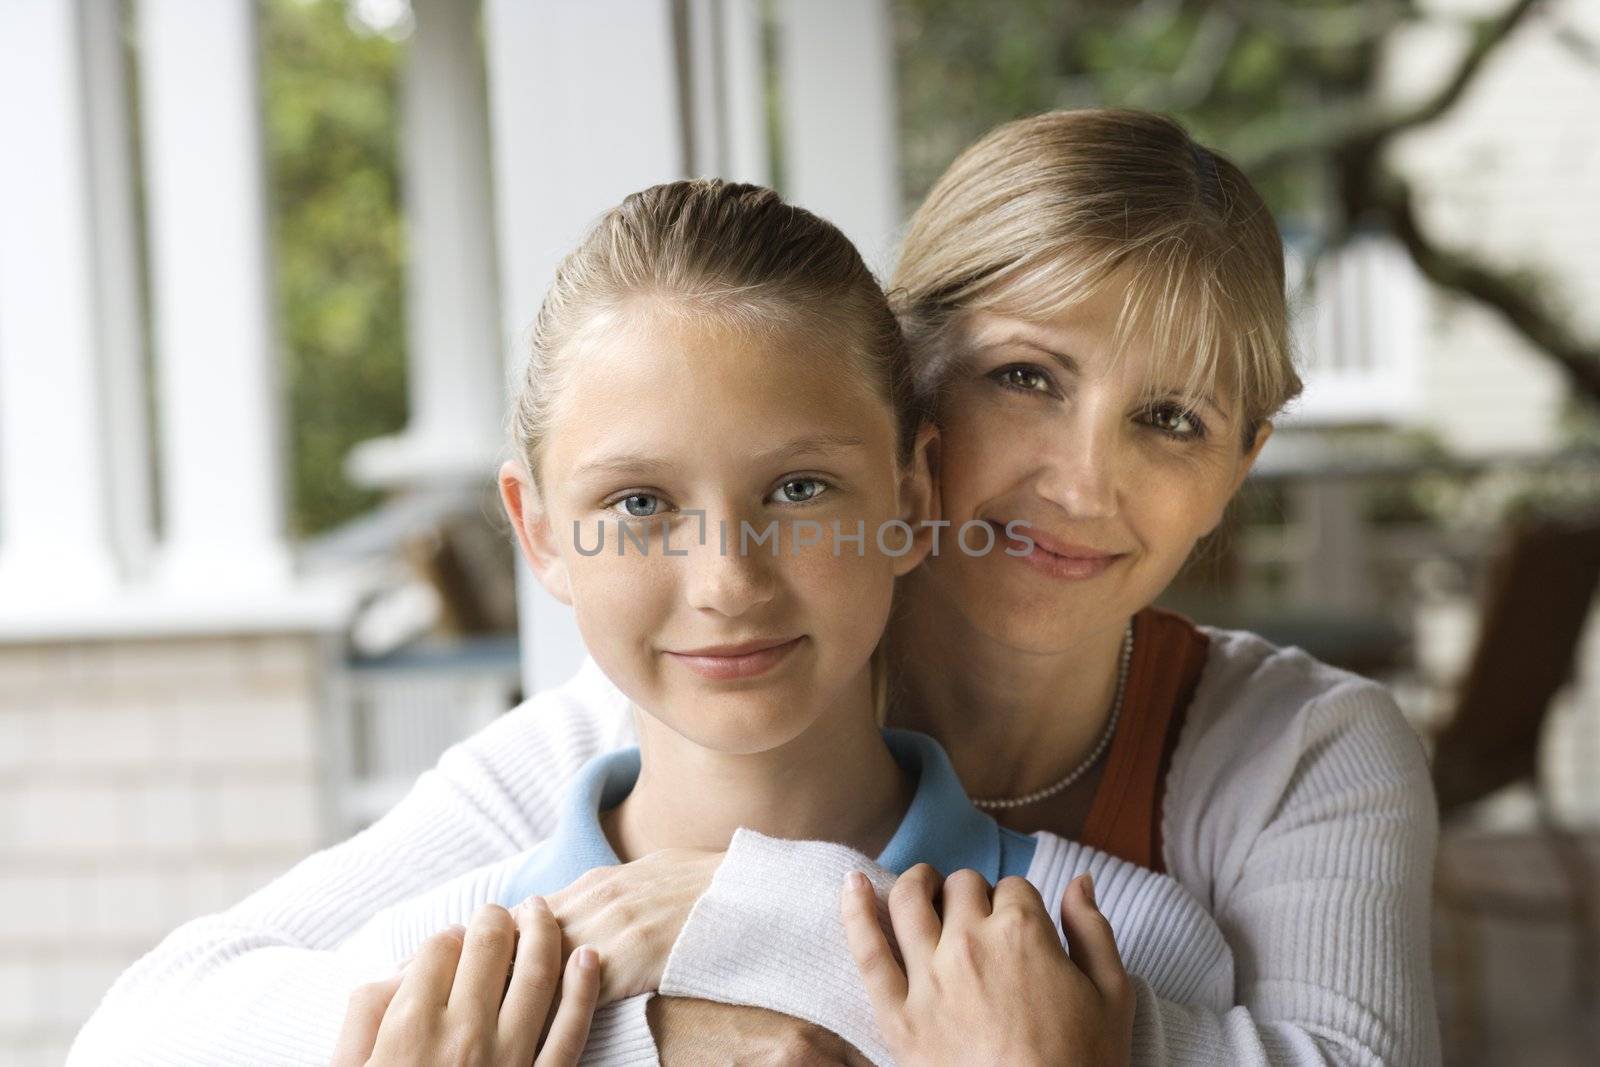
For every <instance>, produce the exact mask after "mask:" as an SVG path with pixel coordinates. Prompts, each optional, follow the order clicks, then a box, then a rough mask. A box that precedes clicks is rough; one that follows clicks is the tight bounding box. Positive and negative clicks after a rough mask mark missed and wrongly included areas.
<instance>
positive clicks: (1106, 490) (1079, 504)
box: [1039, 425, 1120, 519]
mask: <svg viewBox="0 0 1600 1067" xmlns="http://www.w3.org/2000/svg"><path fill="white" fill-rule="evenodd" d="M1119 458H1120V457H1119V444H1118V440H1117V435H1116V433H1115V432H1114V430H1112V429H1111V428H1107V427H1096V426H1092V425H1081V426H1076V427H1074V428H1073V429H1072V431H1071V432H1068V433H1066V434H1064V435H1061V436H1060V437H1058V438H1057V439H1056V440H1055V441H1054V442H1052V445H1051V447H1050V449H1049V451H1048V453H1047V456H1046V463H1045V466H1044V470H1043V471H1042V473H1041V476H1040V478H1039V494H1040V495H1041V496H1043V497H1044V498H1045V499H1047V500H1049V501H1050V502H1051V503H1053V504H1055V505H1057V506H1058V507H1060V508H1061V510H1062V511H1064V512H1066V514H1067V516H1068V517H1069V518H1072V519H1109V518H1112V517H1114V516H1115V515H1116V514H1117V492H1118V478H1117V469H1118V463H1119Z"/></svg>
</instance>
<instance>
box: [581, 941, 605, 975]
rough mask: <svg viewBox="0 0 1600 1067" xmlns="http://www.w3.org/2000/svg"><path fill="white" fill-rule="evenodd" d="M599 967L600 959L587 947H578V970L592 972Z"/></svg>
mask: <svg viewBox="0 0 1600 1067" xmlns="http://www.w3.org/2000/svg"><path fill="white" fill-rule="evenodd" d="M599 965H600V957H599V956H597V955H595V951H594V949H592V948H590V947H589V946H588V945H580V946H579V947H578V970H580V971H592V970H594V969H595V968H596V967H598V966H599Z"/></svg>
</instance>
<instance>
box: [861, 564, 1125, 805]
mask: <svg viewBox="0 0 1600 1067" xmlns="http://www.w3.org/2000/svg"><path fill="white" fill-rule="evenodd" d="M1122 635H1123V626H1122V624H1120V623H1119V624H1118V625H1116V626H1113V627H1108V628H1106V629H1105V631H1104V632H1095V633H1088V634H1085V635H1084V636H1083V638H1082V639H1081V640H1080V641H1078V642H1076V643H1075V644H1073V645H1072V646H1070V647H1068V648H1065V649H1063V650H1061V651H1057V652H1033V651H1028V650H1024V649H1018V648H1015V647H1011V646H1008V645H1004V644H1002V643H1000V642H999V641H997V640H995V639H994V638H992V637H991V636H989V635H987V634H984V633H982V632H980V631H979V630H977V629H976V628H975V627H973V625H972V623H971V622H970V621H969V620H968V619H967V617H966V616H965V615H964V614H962V612H961V611H960V610H959V609H958V608H957V606H956V605H955V603H954V602H953V601H952V600H951V599H950V598H949V597H948V596H947V595H946V594H944V593H943V592H942V591H941V590H940V589H939V588H938V586H937V585H936V584H935V583H934V582H933V581H932V580H931V579H930V578H929V577H928V576H927V574H926V572H925V571H922V570H918V571H913V572H912V573H911V574H909V575H907V576H906V577H905V578H902V579H901V580H900V585H899V587H898V589H897V591H896V609H895V613H894V618H893V620H892V622H891V623H890V629H889V657H890V664H891V667H890V671H889V677H890V678H891V679H893V681H894V694H893V701H892V703H891V705H890V719H891V722H892V724H893V725H896V726H904V727H907V728H909V729H914V730H922V731H924V732H926V733H929V734H932V735H933V736H934V737H936V738H938V740H939V741H940V742H941V743H942V744H943V745H944V746H945V749H946V750H947V751H948V752H949V754H950V761H951V763H952V764H953V765H954V767H955V770H956V773H957V774H958V775H959V776H960V778H961V782H962V784H963V785H964V786H966V788H967V792H968V793H969V794H971V795H972V796H975V797H984V796H989V797H994V796H1015V795H1017V794H1020V793H1025V792H1028V791H1030V790H1034V789H1038V788H1041V787H1042V786H1046V785H1049V784H1051V783H1052V782H1054V781H1056V780H1058V779H1060V777H1061V776H1062V775H1063V774H1066V773H1067V772H1068V771H1070V770H1071V769H1072V768H1073V767H1075V766H1076V765H1077V764H1078V763H1080V762H1081V761H1082V760H1084V759H1085V758H1086V757H1087V756H1088V755H1089V753H1090V752H1092V751H1093V750H1094V746H1095V745H1096V743H1097V742H1098V741H1099V740H1100V737H1101V735H1102V734H1103V733H1104V731H1105V727H1106V722H1107V720H1108V719H1109V717H1110V714H1111V703H1112V701H1113V699H1114V698H1115V695H1116V685H1117V665H1118V657H1119V652H1120V650H1121V645H1122Z"/></svg>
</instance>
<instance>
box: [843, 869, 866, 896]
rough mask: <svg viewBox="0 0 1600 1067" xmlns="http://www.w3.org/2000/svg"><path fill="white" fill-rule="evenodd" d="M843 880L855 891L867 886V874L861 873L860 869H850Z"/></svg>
mask: <svg viewBox="0 0 1600 1067" xmlns="http://www.w3.org/2000/svg"><path fill="white" fill-rule="evenodd" d="M844 881H845V885H847V886H848V887H849V888H851V889H853V890H855V891H856V892H857V893H859V892H861V891H862V890H863V889H866V888H868V883H867V876H866V875H864V874H862V873H861V872H860V871H851V872H850V873H849V874H847V875H845V876H844Z"/></svg>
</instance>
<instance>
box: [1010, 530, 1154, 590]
mask: <svg viewBox="0 0 1600 1067" xmlns="http://www.w3.org/2000/svg"><path fill="white" fill-rule="evenodd" d="M990 525H992V526H995V530H996V532H997V533H998V534H999V535H1000V540H1001V542H1002V544H1001V545H1000V549H1001V551H1002V552H1004V554H1005V555H1006V556H1008V557H1009V558H1011V559H1015V560H1017V561H1018V562H1019V563H1025V564H1027V565H1028V566H1030V567H1032V568H1033V569H1034V570H1035V571H1037V572H1038V573H1041V574H1044V575H1046V576H1048V577H1051V578H1065V579H1069V580H1072V581H1082V580H1084V579H1086V578H1095V577H1098V576H1099V575H1101V574H1104V573H1105V572H1106V571H1107V570H1108V569H1110V567H1111V565H1112V564H1114V563H1116V562H1117V561H1118V560H1120V559H1122V558H1123V556H1124V555H1126V553H1113V552H1098V551H1096V550H1094V549H1092V548H1083V547H1080V546H1077V545H1062V544H1055V543H1052V544H1051V547H1050V548H1046V547H1045V546H1044V543H1043V541H1042V540H1041V539H1040V538H1039V537H1037V536H1035V535H1034V533H1033V532H1032V531H1031V530H1025V531H1023V532H1024V533H1026V534H1027V536H1028V537H1029V538H1030V539H1031V540H1032V541H1033V544H1032V546H1028V543H1027V542H1026V541H1022V540H1016V539H1012V538H1010V537H1008V536H1007V535H1006V532H1005V527H1004V526H1002V525H998V524H994V523H991V524H990ZM1024 547H1027V548H1028V551H1027V553H1026V554H1025V555H1020V556H1019V555H1014V554H1013V552H1014V551H1015V550H1018V549H1021V548H1024ZM1005 549H1011V550H1013V551H1012V552H1005V551H1004V550H1005Z"/></svg>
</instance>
